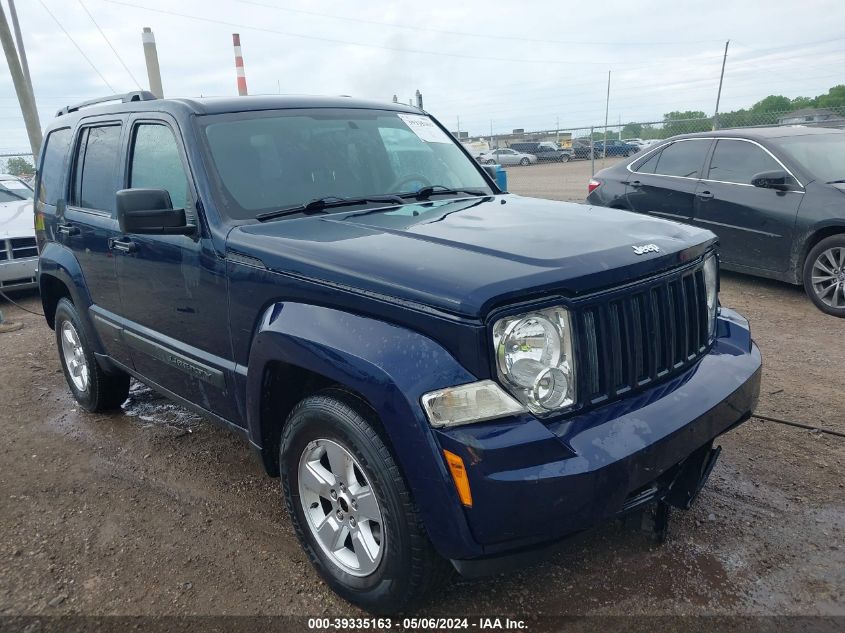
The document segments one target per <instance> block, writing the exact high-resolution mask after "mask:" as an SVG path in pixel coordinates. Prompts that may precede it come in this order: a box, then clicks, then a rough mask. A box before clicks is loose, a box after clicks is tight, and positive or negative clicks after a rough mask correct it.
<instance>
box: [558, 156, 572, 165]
mask: <svg viewBox="0 0 845 633" xmlns="http://www.w3.org/2000/svg"><path fill="white" fill-rule="evenodd" d="M558 160H559V161H560V162H561V163H568V162H569V154H561V155H560V158H558Z"/></svg>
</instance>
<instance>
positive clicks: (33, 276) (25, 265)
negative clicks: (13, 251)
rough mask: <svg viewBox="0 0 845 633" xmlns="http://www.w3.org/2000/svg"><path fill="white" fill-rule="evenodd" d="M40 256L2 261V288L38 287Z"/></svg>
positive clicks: (0, 285) (0, 266)
mask: <svg viewBox="0 0 845 633" xmlns="http://www.w3.org/2000/svg"><path fill="white" fill-rule="evenodd" d="M37 277H38V258H37V257H29V258H27V259H12V260H7V261H2V262H0V290H26V289H29V288H37V287H38V280H37Z"/></svg>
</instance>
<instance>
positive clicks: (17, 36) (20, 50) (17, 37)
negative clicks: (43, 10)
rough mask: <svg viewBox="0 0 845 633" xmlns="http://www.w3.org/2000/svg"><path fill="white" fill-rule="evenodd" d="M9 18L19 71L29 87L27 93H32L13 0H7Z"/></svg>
mask: <svg viewBox="0 0 845 633" xmlns="http://www.w3.org/2000/svg"><path fill="white" fill-rule="evenodd" d="M9 17H10V18H11V19H12V28H13V29H14V31H15V41H16V42H17V43H18V57H20V59H21V70H23V76H24V78H25V79H26V83H27V85H28V86H29V91H30V92H32V77H30V75H29V62H27V61H26V49H25V48H24V45H23V36H21V25H20V23H19V22H18V11H17V9H15V0H9Z"/></svg>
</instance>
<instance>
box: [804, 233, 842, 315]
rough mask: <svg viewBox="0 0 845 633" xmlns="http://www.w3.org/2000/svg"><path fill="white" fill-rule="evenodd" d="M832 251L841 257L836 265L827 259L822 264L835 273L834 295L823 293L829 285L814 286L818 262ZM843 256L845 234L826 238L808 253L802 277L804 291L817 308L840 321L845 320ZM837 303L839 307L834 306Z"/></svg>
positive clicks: (833, 275)
mask: <svg viewBox="0 0 845 633" xmlns="http://www.w3.org/2000/svg"><path fill="white" fill-rule="evenodd" d="M831 250H833V251H834V252H837V253H839V254H840V255H839V256H837V257H836V260H837V262H836V265H834V264H833V263H832V262H830V261H828V260H826V258H825V260H823V261H822V262H821V263H822V264H823V265H825V266H826V267H828V268H829V269H830V270H831V271H832V273H833V274H832V277H833V280H832V282H831V283H832V284H833V285H834V289H833V291H832V294H831V293H826V294H825V293H823V290H825V289H827V288H828V287H829V285H827V284H820V285H818V286H817V285H815V284H813V268H814V267H815V265H816V262H817V261H818V260H819V259H820V258H821V257H824V254H825V253H827V252H829V251H831ZM841 254H845V234H840V235H831V236H830V237H826V238H824V239H823V240H822V241H820V242H819V243H818V244H816V245H815V246H814V247H813V248H812V249H811V250H810V252H809V253H807V257H806V259H805V260H804V270H803V275H802V278H803V281H804V291H805V292H806V293H807V296H808V297H810V300H811V301H812V302H813V303H814V304H815V305H816V307H817V308H818V309H819V310H821V311H822V312H824V313H825V314H830V315H832V316H835V317H839V318H840V319H841V318H845V267H843V266H842V264H841V263H840V262H839V259H840V256H841ZM835 281H838V283H839V286H838V287H837V286H835ZM822 295H823V296H822ZM834 296H835V297H836V301H834V300H833V299H832V297H834ZM826 299H829V300H830V304H828V303H826V301H825V300H826ZM835 303H838V304H839V305H838V307H837V306H835V305H833V304H835Z"/></svg>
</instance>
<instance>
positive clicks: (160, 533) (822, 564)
mask: <svg viewBox="0 0 845 633" xmlns="http://www.w3.org/2000/svg"><path fill="white" fill-rule="evenodd" d="M585 164H587V165H588V163H585ZM575 165H577V163H575V164H573V165H562V166H560V167H562V168H564V169H565V168H568V167H574V166H575ZM542 168H543V167H541V168H538V169H542ZM529 169H535V168H533V167H532V168H529ZM526 171H527V170H526ZM20 300H21V301H22V302H23V304H24V305H25V306H27V307H29V308H30V309H36V310H37V309H39V308H40V305H39V302H38V299H37V297H36V296H33V295H23V296H22V297H20ZM722 301H723V303H724V304H726V305H729V306H731V307H735V308H737V309H739V310H740V311H741V312H743V313H744V314H746V315H747V316H748V317H749V318H750V319H751V321H752V323H753V333H754V336H755V338H756V340H757V342H758V344H759V345H760V347H761V349H762V351H763V355H764V359H765V360H764V362H765V372H764V379H763V391H762V397H761V402H760V407H759V412H760V413H765V414H769V415H772V416H776V417H780V418H786V419H790V420H795V421H801V422H803V423H807V424H810V425H818V426H824V427H828V428H830V429H834V430H838V431H840V432H845V396H843V394H845V372H843V371H842V370H841V368H842V367H843V366H845V346H843V344H842V341H843V335H845V321H842V320H838V319H835V318H832V317H828V316H825V315H823V314H822V313H820V312H818V311H817V310H816V309H815V308H814V307H813V306H812V305H811V304H810V302H809V301H808V300H807V299H806V298H805V297H804V296H803V294H802V293H801V291H800V290H799V289H797V288H794V287H791V286H788V285H784V284H780V283H775V282H767V281H760V280H757V279H753V278H750V277H744V276H739V275H730V274H725V275H724V277H723V283H722ZM0 308H1V309H2V310H3V311H4V313H5V314H6V317H7V318H10V319H13V320H17V321H22V322H23V323H24V325H25V327H24V328H23V329H22V330H20V331H18V332H14V333H9V334H0V403H2V407H0V433H2V437H3V441H2V444H0V614H2V615H5V616H10V615H56V614H79V615H106V614H109V615H168V614H204V615H206V614H211V615H221V614H230V615H232V614H241V615H329V616H355V615H362V614H361V612H359V611H357V610H356V609H355V608H353V607H351V606H349V605H348V604H346V603H345V602H343V601H342V600H340V599H339V598H337V597H336V596H335V595H334V594H333V593H332V592H331V591H330V590H329V589H328V588H327V587H326V585H325V584H324V583H323V582H322V581H321V580H320V579H319V578H318V577H317V575H316V573H315V572H314V571H313V570H312V569H311V567H310V565H309V564H308V562H307V560H306V558H305V556H304V555H303V554H302V552H301V551H300V549H299V545H298V544H297V542H296V539H295V536H294V533H293V529H292V528H291V524H290V521H289V520H288V518H287V516H286V515H285V513H284V511H283V509H282V506H281V504H280V497H279V485H278V481H277V480H273V479H269V478H267V477H266V476H265V475H264V474H263V472H262V470H261V468H260V466H259V465H258V463H257V462H256V461H255V460H254V459H253V457H252V454H251V453H250V450H249V449H248V448H247V446H246V444H245V443H243V442H242V441H241V440H239V439H238V438H236V437H235V436H233V435H231V434H229V433H227V432H225V431H223V430H220V429H218V428H217V427H215V426H213V425H211V424H210V423H208V422H205V421H203V420H202V419H200V418H198V417H196V416H194V415H192V414H190V413H187V412H185V411H184V410H182V409H180V408H179V407H178V406H175V405H173V404H170V403H168V402H167V401H165V400H162V399H161V398H159V397H158V396H156V395H155V394H153V393H152V392H151V391H150V390H148V389H147V388H145V387H144V386H142V385H135V386H134V387H133V390H132V394H131V397H130V399H129V400H128V401H127V403H126V405H125V408H124V411H123V413H122V414H116V415H108V416H104V415H91V414H88V413H85V412H83V411H81V410H80V409H79V408H78V407H77V406H75V404H74V401H73V400H72V399H71V397H70V395H69V392H68V390H67V388H66V386H65V384H64V380H63V377H62V375H61V372H60V369H59V364H58V357H57V354H56V350H55V344H54V339H53V333H52V332H51V331H50V330H49V329H48V328H47V326H46V325H45V324H44V321H43V319H42V318H40V317H37V316H33V315H29V314H25V313H23V312H21V311H20V310H19V309H18V308H15V307H13V306H10V305H9V304H7V303H0ZM720 442H721V444H722V446H723V448H724V450H723V452H722V458H721V459H720V461H719V463H718V465H717V467H716V469H715V471H714V473H713V476H712V478H711V480H710V482H709V483H708V485H707V486H706V488H705V490H704V491H703V493H702V496H701V497H700V499H699V500H698V502H697V504H696V505H695V507H694V508H693V509H692V510H691V511H689V512H687V513H676V514H674V515H673V520H672V525H671V534H670V538H669V541H668V542H667V543H666V544H664V545H662V546H658V545H656V544H655V543H654V542H653V541H652V540H651V539H650V538H649V536H648V535H647V534H645V533H643V532H641V531H639V530H638V529H636V528H635V527H630V526H626V525H625V524H623V523H621V522H616V523H611V524H608V525H604V526H601V527H599V528H596V529H594V530H592V531H590V532H587V533H583V534H581V535H579V536H577V537H574V538H572V539H570V540H568V541H566V542H565V543H564V544H563V546H562V548H561V550H560V551H559V553H558V554H557V555H555V556H554V557H552V558H551V559H550V560H548V561H547V562H545V563H543V564H542V565H539V566H537V567H533V568H531V569H529V570H526V571H523V572H520V573H515V574H511V575H508V576H501V577H496V578H491V579H487V580H481V581H466V580H459V579H455V580H454V581H453V582H451V583H450V584H448V585H447V586H445V587H443V589H442V590H441V591H440V592H439V594H438V595H436V596H435V597H434V598H433V599H432V600H431V601H430V602H429V603H428V604H427V605H426V606H425V607H424V608H423V609H422V611H421V614H426V615H443V616H456V615H467V614H479V613H481V614H497V615H501V616H504V615H518V614H526V613H531V614H539V615H556V614H567V615H584V614H627V615H631V614H634V615H636V614H649V615H654V614H672V615H677V614H710V615H731V614H744V615H748V614H789V615H817V614H838V615H840V616H841V615H845V589H844V588H845V549H843V547H845V545H843V542H845V541H844V540H843V531H844V530H845V490H843V482H845V477H844V476H843V475H845V459H843V458H844V457H845V439H843V438H842V437H837V436H835V435H830V434H825V433H819V432H814V431H807V430H802V429H797V428H794V427H789V426H783V425H780V424H773V423H770V422H763V421H760V420H752V421H750V422H748V423H746V424H745V425H743V426H741V427H740V428H739V429H737V430H735V431H734V432H732V433H730V434H729V435H727V436H725V437H724V438H722V439H721V440H720ZM0 628H2V625H0Z"/></svg>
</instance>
